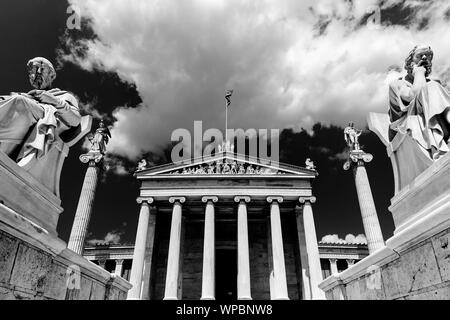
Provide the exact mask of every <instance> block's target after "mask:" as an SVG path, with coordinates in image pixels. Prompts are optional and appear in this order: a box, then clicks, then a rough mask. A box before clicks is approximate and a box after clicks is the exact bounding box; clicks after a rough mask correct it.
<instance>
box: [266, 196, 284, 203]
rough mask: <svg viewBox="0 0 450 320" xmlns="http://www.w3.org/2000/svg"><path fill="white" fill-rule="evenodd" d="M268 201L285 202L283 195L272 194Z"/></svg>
mask: <svg viewBox="0 0 450 320" xmlns="http://www.w3.org/2000/svg"><path fill="white" fill-rule="evenodd" d="M266 200H267V202H268V203H273V202H274V201H275V202H278V203H282V202H283V197H279V196H271V197H267V199H266Z"/></svg>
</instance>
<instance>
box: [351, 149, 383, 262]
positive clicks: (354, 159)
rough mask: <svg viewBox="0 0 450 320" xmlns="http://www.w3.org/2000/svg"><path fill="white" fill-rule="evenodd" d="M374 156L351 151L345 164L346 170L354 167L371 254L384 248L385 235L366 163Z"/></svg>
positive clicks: (360, 151)
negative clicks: (382, 230) (379, 219)
mask: <svg viewBox="0 0 450 320" xmlns="http://www.w3.org/2000/svg"><path fill="white" fill-rule="evenodd" d="M372 159H373V156H372V155H371V154H370V153H366V152H364V151H362V150H353V151H350V156H349V160H348V161H347V162H346V163H345V164H344V169H345V170H348V169H350V167H353V174H354V176H355V184H356V192H357V194H358V200H359V207H360V210H361V216H362V220H363V226H364V233H365V234H366V238H367V246H368V248H369V253H373V252H375V251H376V250H378V249H380V248H382V247H384V240H383V234H382V232H381V228H380V222H379V221H378V215H377V210H376V208H375V203H374V201H373V196H372V190H371V189H370V183H369V178H368V177H367V171H366V168H365V166H364V163H368V162H370V161H372Z"/></svg>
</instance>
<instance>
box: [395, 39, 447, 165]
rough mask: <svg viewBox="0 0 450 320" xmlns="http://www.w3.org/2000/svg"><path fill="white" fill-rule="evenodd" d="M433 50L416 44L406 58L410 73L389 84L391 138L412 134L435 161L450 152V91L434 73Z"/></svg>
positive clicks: (406, 66)
mask: <svg viewBox="0 0 450 320" xmlns="http://www.w3.org/2000/svg"><path fill="white" fill-rule="evenodd" d="M433 55H434V54H433V51H432V50H431V47H429V46H424V45H420V46H416V47H414V48H413V50H412V51H411V52H410V53H409V55H408V57H407V58H406V60H405V69H406V71H407V74H406V76H404V77H402V78H399V79H397V80H395V81H393V82H392V83H391V84H390V86H389V105H390V107H389V117H390V121H391V124H390V126H389V140H390V141H392V140H393V139H394V137H395V135H396V134H397V133H398V132H400V133H402V134H410V135H411V137H412V138H413V139H414V140H415V141H416V143H417V144H418V145H419V146H420V148H421V149H422V150H423V152H424V153H425V154H426V155H427V156H428V157H429V158H430V159H432V160H437V159H439V158H440V157H441V156H442V155H444V154H445V153H446V152H448V151H449V147H448V139H449V132H450V112H449V110H450V93H449V92H448V91H447V89H446V88H444V87H443V86H442V85H441V83H440V82H439V81H437V80H432V79H430V78H429V76H430V75H431V72H432V61H433Z"/></svg>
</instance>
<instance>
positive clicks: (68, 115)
mask: <svg viewBox="0 0 450 320" xmlns="http://www.w3.org/2000/svg"><path fill="white" fill-rule="evenodd" d="M27 67H28V73H29V79H30V83H31V85H32V86H33V87H34V89H33V90H31V91H30V92H28V93H12V94H11V95H9V96H0V150H1V151H3V152H5V153H6V154H7V155H9V156H10V157H13V154H14V153H15V152H17V151H18V154H17V155H15V156H14V158H15V160H17V161H19V160H21V159H22V158H25V157H28V156H30V155H31V156H35V157H37V158H39V157H42V156H43V155H45V154H46V153H47V151H48V149H49V147H50V146H51V144H52V142H53V141H54V140H55V137H56V136H59V135H60V134H61V133H62V132H64V131H66V130H68V129H69V128H71V127H76V126H78V125H79V124H80V120H81V116H80V113H79V111H78V102H77V100H76V99H75V97H74V96H73V95H71V94H70V93H68V92H67V91H63V90H60V89H57V88H53V89H51V85H52V82H53V80H54V79H55V78H56V72H55V69H54V67H53V65H52V64H51V62H50V61H48V60H47V59H45V58H34V59H31V60H30V61H29V62H28V64H27ZM18 149H20V150H18Z"/></svg>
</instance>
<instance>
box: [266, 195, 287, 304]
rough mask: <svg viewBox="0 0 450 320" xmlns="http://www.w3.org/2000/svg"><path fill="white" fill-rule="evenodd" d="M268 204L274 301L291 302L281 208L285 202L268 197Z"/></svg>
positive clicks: (280, 198)
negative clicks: (281, 204) (280, 205)
mask: <svg viewBox="0 0 450 320" xmlns="http://www.w3.org/2000/svg"><path fill="white" fill-rule="evenodd" d="M267 202H269V203H270V232H271V238H272V256H273V288H274V291H275V292H274V295H273V297H274V300H289V296H288V290H287V279H286V265H285V261H284V249H283V235H282V231H281V217H280V207H279V203H281V202H283V198H282V197H267Z"/></svg>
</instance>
